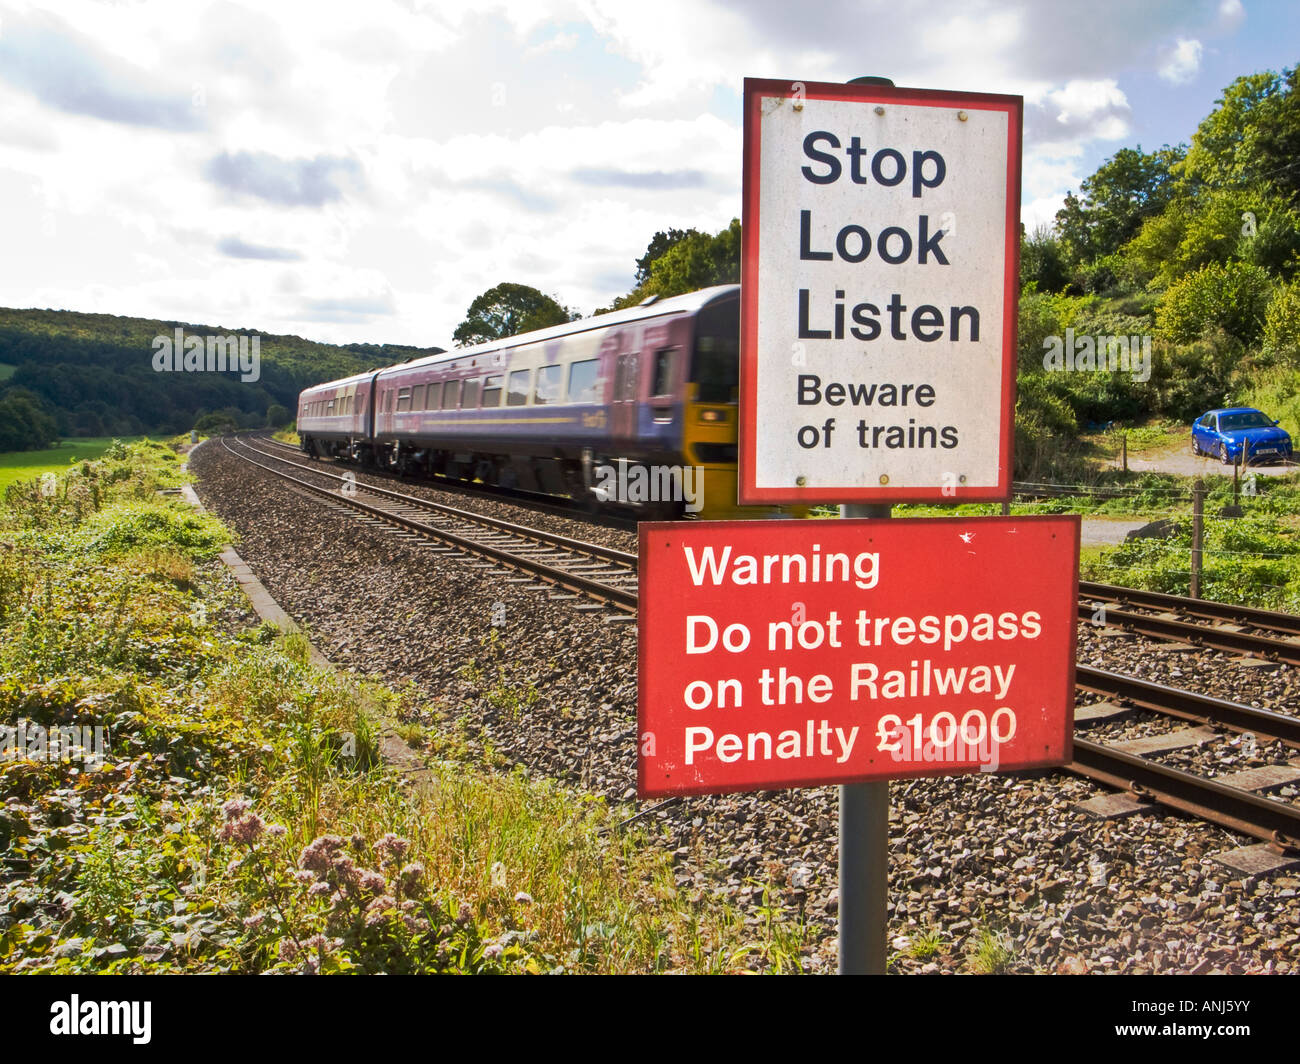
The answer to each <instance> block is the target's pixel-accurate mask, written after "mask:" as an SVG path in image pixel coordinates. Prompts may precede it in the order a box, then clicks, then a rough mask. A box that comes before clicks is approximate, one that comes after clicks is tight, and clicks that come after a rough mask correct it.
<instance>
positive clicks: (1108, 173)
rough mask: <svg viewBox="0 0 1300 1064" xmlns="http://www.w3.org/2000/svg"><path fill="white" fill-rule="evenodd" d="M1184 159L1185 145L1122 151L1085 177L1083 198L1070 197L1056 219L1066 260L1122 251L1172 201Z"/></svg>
mask: <svg viewBox="0 0 1300 1064" xmlns="http://www.w3.org/2000/svg"><path fill="white" fill-rule="evenodd" d="M1183 155H1184V149H1183V148H1182V147H1181V146H1179V147H1175V148H1170V147H1169V146H1168V145H1165V147H1163V148H1161V149H1159V150H1157V151H1154V152H1150V153H1147V152H1144V151H1143V150H1142V148H1141V147H1140V146H1139V147H1137V148H1121V149H1120V150H1119V151H1117V152H1116V153H1115V154H1114V155H1113V156H1112V157H1111V158H1109V159H1107V160H1106V161H1105V162H1104V163H1102V164H1101V166H1099V167H1098V168H1097V170H1096V171H1095V172H1094V173H1093V174H1092V176H1091V177H1088V178H1085V179H1084V181H1083V185H1082V188H1081V191H1082V193H1083V195H1082V197H1081V198H1080V197H1076V196H1075V195H1073V194H1072V193H1071V194H1070V195H1068V196H1066V198H1065V206H1064V207H1062V208H1061V210H1060V211H1058V212H1057V215H1056V226H1057V232H1058V233H1059V234H1060V238H1061V244H1062V247H1063V248H1064V250H1065V254H1066V256H1067V258H1068V259H1069V260H1070V261H1071V262H1074V263H1083V262H1087V261H1091V260H1093V259H1096V258H1097V257H1098V256H1101V255H1109V254H1112V253H1114V252H1116V251H1118V250H1119V249H1120V248H1121V247H1122V246H1123V245H1124V244H1125V243H1127V242H1128V241H1129V240H1130V239H1131V238H1132V237H1133V236H1134V234H1135V233H1136V232H1137V231H1138V227H1139V226H1140V225H1141V224H1142V221H1143V219H1144V218H1146V217H1149V216H1150V215H1152V214H1157V213H1159V212H1160V211H1161V210H1163V209H1164V207H1165V206H1166V204H1168V203H1169V201H1170V200H1171V199H1172V198H1173V195H1174V189H1175V184H1174V176H1173V174H1174V168H1175V167H1176V165H1177V164H1178V163H1179V162H1180V161H1181V160H1182V158H1183Z"/></svg>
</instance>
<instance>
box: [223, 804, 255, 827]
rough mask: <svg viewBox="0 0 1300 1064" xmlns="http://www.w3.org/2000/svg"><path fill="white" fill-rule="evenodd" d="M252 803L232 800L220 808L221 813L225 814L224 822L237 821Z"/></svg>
mask: <svg viewBox="0 0 1300 1064" xmlns="http://www.w3.org/2000/svg"><path fill="white" fill-rule="evenodd" d="M251 804H252V803H250V802H247V801H245V800H244V799H243V798H232V799H230V801H228V802H227V803H226V804H225V805H223V806H222V807H221V812H222V813H223V814H225V817H226V821H227V822H229V821H231V820H238V819H239V818H240V817H241V816H243V815H244V814H245V813H247V812H248V810H249V808H250V806H251Z"/></svg>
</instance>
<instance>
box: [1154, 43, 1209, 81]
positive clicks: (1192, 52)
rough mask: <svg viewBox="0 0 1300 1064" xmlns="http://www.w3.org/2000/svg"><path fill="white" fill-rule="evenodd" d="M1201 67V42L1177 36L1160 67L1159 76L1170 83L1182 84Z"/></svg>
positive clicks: (1194, 75)
mask: <svg viewBox="0 0 1300 1064" xmlns="http://www.w3.org/2000/svg"><path fill="white" fill-rule="evenodd" d="M1200 69H1201V42H1200V41H1197V40H1193V39H1191V38H1188V37H1179V38H1178V41H1177V43H1175V45H1174V48H1173V51H1172V52H1170V53H1169V56H1168V58H1167V59H1166V60H1165V61H1164V63H1163V64H1162V65H1161V67H1160V71H1159V73H1160V76H1161V77H1162V78H1164V79H1165V81H1167V82H1169V83H1170V84H1171V85H1184V84H1186V83H1187V82H1189V81H1191V80H1192V78H1194V77H1196V74H1197V72H1198V71H1199V70H1200Z"/></svg>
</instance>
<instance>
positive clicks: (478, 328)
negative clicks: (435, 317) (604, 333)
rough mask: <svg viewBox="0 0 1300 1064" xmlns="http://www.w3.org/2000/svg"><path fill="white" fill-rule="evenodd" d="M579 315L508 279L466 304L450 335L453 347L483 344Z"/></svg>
mask: <svg viewBox="0 0 1300 1064" xmlns="http://www.w3.org/2000/svg"><path fill="white" fill-rule="evenodd" d="M580 316H581V315H579V314H577V313H575V312H573V311H571V310H569V308H568V307H565V306H561V305H560V304H559V303H557V302H556V301H555V300H554V299H552V298H551V297H550V296H548V295H546V294H545V293H543V292H539V291H538V290H537V289H536V288H530V287H529V286H528V285H526V284H512V283H510V282H509V281H507V282H505V283H503V284H499V285H497V286H496V287H495V288H489V289H488V290H487V291H486V292H484V293H483V294H482V295H481V296H479V297H478V298H477V299H475V300H474V302H473V303H471V304H470V305H469V310H467V311H466V312H465V320H464V321H462V322H461V323H460V324H459V325H457V326H456V331H455V332H454V333H452V334H451V338H452V339H453V340H454V341H455V342H456V346H457V347H469V346H470V345H472V344H485V343H488V342H490V341H492V340H500V339H502V338H504V337H506V336H517V335H518V334H519V333H525V332H532V331H533V330H534V329H545V328H547V327H549V326H551V325H563V324H564V323H565V322H566V321H576V320H577V319H578V318H579V317H580Z"/></svg>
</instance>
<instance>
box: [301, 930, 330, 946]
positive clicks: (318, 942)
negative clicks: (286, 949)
mask: <svg viewBox="0 0 1300 1064" xmlns="http://www.w3.org/2000/svg"><path fill="white" fill-rule="evenodd" d="M327 945H329V943H328V942H327V941H326V940H325V936H324V935H322V934H319V933H318V934H315V935H312V936H311V938H309V939H307V941H306V942H304V943H303V946H304V947H305V948H306V949H314V950H323V949H325V947H326V946H327Z"/></svg>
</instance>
